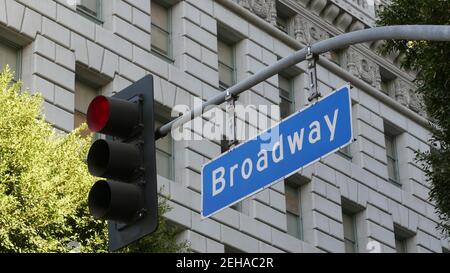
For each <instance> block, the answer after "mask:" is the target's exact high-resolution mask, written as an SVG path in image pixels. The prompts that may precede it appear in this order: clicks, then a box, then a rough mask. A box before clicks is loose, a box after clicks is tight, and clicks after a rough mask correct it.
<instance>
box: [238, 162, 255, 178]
mask: <svg viewBox="0 0 450 273" xmlns="http://www.w3.org/2000/svg"><path fill="white" fill-rule="evenodd" d="M245 165H247V166H248V167H247V168H246V167H245ZM245 169H248V172H247V173H246V172H245ZM252 171H253V162H252V160H251V159H250V158H247V159H246V160H244V163H242V168H241V174H242V178H244V179H245V180H247V179H249V177H250V176H251V175H252Z"/></svg>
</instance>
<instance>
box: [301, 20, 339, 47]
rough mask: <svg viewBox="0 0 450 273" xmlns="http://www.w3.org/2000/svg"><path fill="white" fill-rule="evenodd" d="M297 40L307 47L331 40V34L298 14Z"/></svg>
mask: <svg viewBox="0 0 450 273" xmlns="http://www.w3.org/2000/svg"><path fill="white" fill-rule="evenodd" d="M294 35H295V39H296V40H297V41H299V42H300V43H303V44H305V45H307V44H314V43H316V42H318V41H322V40H325V39H328V38H330V34H329V33H328V32H326V31H325V30H323V29H321V28H320V27H319V26H317V25H315V24H314V23H312V22H310V21H308V20H307V19H305V18H303V17H302V16H301V15H299V14H297V15H296V16H295V18H294Z"/></svg>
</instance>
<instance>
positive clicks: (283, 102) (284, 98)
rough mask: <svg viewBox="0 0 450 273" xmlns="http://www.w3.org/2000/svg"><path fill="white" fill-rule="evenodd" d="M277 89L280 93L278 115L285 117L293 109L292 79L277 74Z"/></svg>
mask: <svg viewBox="0 0 450 273" xmlns="http://www.w3.org/2000/svg"><path fill="white" fill-rule="evenodd" d="M278 89H279V95H280V117H281V118H285V117H287V116H289V115H290V114H292V113H293V112H294V110H295V104H294V92H293V90H294V88H293V83H292V80H290V79H287V78H286V77H283V76H280V75H278Z"/></svg>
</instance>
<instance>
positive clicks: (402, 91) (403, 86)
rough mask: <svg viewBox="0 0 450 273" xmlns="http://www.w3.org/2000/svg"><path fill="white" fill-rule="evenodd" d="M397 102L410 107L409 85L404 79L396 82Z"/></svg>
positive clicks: (395, 94) (395, 93)
mask: <svg viewBox="0 0 450 273" xmlns="http://www.w3.org/2000/svg"><path fill="white" fill-rule="evenodd" d="M394 96H395V100H396V101H398V102H399V103H400V104H402V105H404V106H408V96H409V85H408V84H407V83H406V82H405V81H404V80H402V79H396V80H395V82H394Z"/></svg>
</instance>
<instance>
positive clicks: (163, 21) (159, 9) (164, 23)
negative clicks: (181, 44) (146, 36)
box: [151, 1, 172, 61]
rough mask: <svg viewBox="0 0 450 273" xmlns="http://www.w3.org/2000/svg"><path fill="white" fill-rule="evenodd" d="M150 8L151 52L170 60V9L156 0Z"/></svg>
mask: <svg viewBox="0 0 450 273" xmlns="http://www.w3.org/2000/svg"><path fill="white" fill-rule="evenodd" d="M151 9H152V11H151V12H152V30H151V31H152V33H151V34H152V35H151V39H152V52H153V53H156V54H157V55H158V56H160V57H163V58H164V59H166V60H169V61H172V45H171V44H172V37H171V36H172V32H171V28H172V26H171V11H170V8H169V7H166V6H163V5H161V4H160V3H158V2H156V1H152V3H151Z"/></svg>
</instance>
